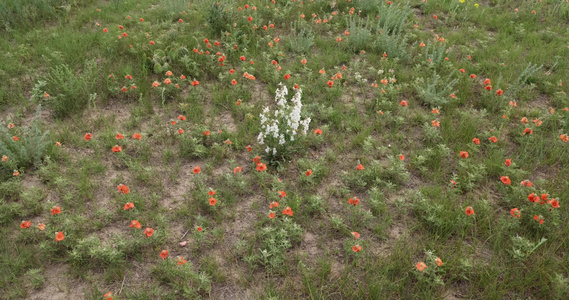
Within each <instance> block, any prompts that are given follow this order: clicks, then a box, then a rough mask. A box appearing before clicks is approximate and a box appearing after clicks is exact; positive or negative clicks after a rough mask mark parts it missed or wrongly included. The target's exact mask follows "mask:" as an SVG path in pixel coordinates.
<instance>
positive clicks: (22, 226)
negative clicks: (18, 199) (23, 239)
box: [20, 221, 32, 229]
mask: <svg viewBox="0 0 569 300" xmlns="http://www.w3.org/2000/svg"><path fill="white" fill-rule="evenodd" d="M30 226H32V222H31V221H22V223H20V228H22V229H26V228H30Z"/></svg>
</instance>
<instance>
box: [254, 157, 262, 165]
mask: <svg viewBox="0 0 569 300" xmlns="http://www.w3.org/2000/svg"><path fill="white" fill-rule="evenodd" d="M253 162H254V163H256V164H260V163H261V157H260V156H259V155H257V156H256V157H254V158H253Z"/></svg>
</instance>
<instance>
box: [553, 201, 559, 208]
mask: <svg viewBox="0 0 569 300" xmlns="http://www.w3.org/2000/svg"><path fill="white" fill-rule="evenodd" d="M551 207H553V208H559V201H558V200H556V199H553V200H551Z"/></svg>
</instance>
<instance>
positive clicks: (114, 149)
mask: <svg viewBox="0 0 569 300" xmlns="http://www.w3.org/2000/svg"><path fill="white" fill-rule="evenodd" d="M112 150H113V152H121V151H122V147H121V146H118V145H115V146H113V149H112Z"/></svg>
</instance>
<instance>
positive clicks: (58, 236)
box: [55, 231, 65, 242]
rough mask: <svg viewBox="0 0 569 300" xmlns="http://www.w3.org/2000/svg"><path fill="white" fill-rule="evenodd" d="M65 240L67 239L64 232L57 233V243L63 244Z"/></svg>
mask: <svg viewBox="0 0 569 300" xmlns="http://www.w3.org/2000/svg"><path fill="white" fill-rule="evenodd" d="M64 238H65V235H64V234H63V232H61V231H58V232H56V233H55V241H56V242H61V241H63V239H64Z"/></svg>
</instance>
